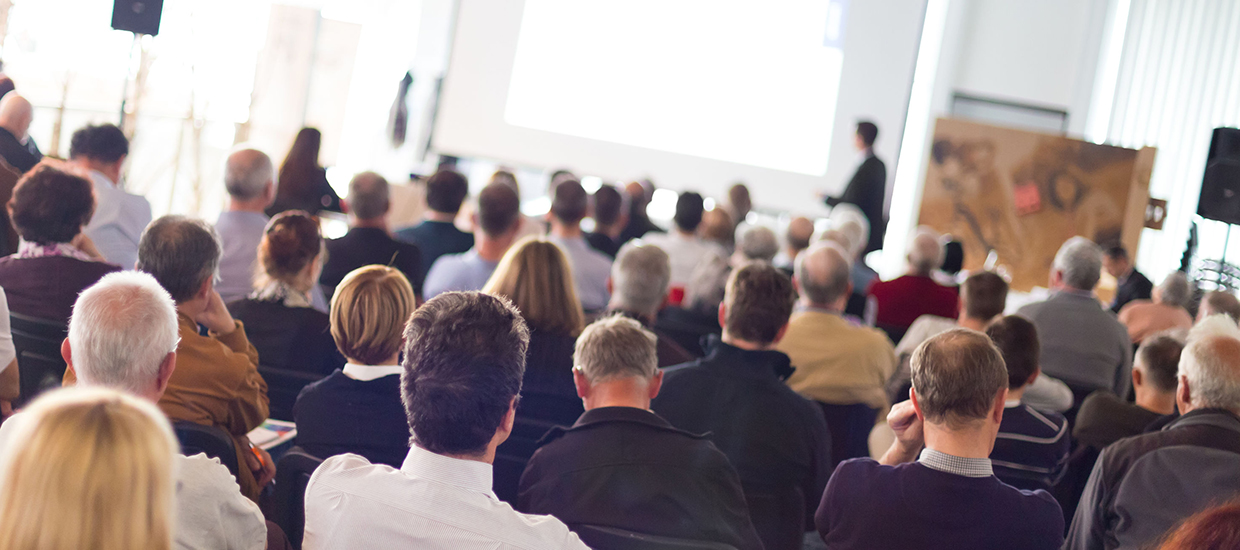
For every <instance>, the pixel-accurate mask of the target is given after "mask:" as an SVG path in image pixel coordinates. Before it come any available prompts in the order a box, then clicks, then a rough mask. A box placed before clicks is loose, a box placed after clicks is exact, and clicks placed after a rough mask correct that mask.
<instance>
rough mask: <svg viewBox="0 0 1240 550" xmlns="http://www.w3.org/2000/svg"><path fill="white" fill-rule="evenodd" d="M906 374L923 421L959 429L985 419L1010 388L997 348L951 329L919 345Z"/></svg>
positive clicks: (987, 340)
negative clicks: (910, 378)
mask: <svg viewBox="0 0 1240 550" xmlns="http://www.w3.org/2000/svg"><path fill="white" fill-rule="evenodd" d="M909 368H910V370H911V371H912V374H913V391H914V392H915V393H916V394H917V402H918V404H919V405H920V406H921V410H922V412H923V413H925V415H926V421H927V422H930V423H933V424H939V423H945V424H947V425H948V426H949V427H953V428H958V427H962V426H965V425H968V424H971V423H973V422H975V421H978V420H983V419H985V418H986V417H987V416H988V415H989V414H990V410H991V408H992V407H993V406H994V404H995V398H996V397H997V396H998V394H999V392H1000V391H1002V390H1004V389H1005V388H1007V387H1008V373H1007V367H1006V366H1005V365H1004V363H1003V354H1002V353H1000V351H999V348H997V347H995V344H994V343H993V342H992V341H991V340H990V337H988V336H986V335H985V334H983V333H980V332H977V331H973V330H969V329H964V328H955V329H951V330H949V331H947V332H944V333H942V334H940V335H938V336H935V337H933V338H931V339H929V340H926V341H925V342H923V343H922V344H921V345H920V346H917V349H915V350H914V351H913V357H912V359H911V360H910V364H909Z"/></svg>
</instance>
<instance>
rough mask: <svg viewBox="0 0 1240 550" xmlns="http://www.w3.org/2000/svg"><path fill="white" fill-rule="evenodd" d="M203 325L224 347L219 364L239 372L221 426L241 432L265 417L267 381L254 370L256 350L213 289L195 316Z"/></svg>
mask: <svg viewBox="0 0 1240 550" xmlns="http://www.w3.org/2000/svg"><path fill="white" fill-rule="evenodd" d="M196 321H197V322H199V323H201V324H202V325H203V326H205V327H207V329H209V330H210V331H211V335H212V336H213V337H214V338H215V340H216V341H218V342H219V343H221V344H223V345H224V346H225V347H227V348H228V351H227V352H226V353H225V355H224V357H221V358H220V362H221V365H219V366H220V367H221V368H224V369H226V370H228V371H230V372H239V373H241V376H240V381H239V382H238V384H237V386H236V387H235V388H234V389H233V395H232V396H231V398H230V399H228V416H227V421H226V422H227V425H226V426H225V428H226V429H227V430H228V431H229V432H230V433H232V434H233V435H245V434H246V433H247V432H249V431H250V430H253V429H254V428H256V427H258V426H259V425H260V424H262V423H263V421H264V420H266V419H267V414H268V399H267V382H266V381H264V380H263V377H262V375H261V374H259V373H258V350H256V349H254V346H253V345H251V344H250V341H249V339H247V338H246V336H245V327H244V326H243V325H242V324H241V322H240V321H237V320H234V319H233V318H232V315H230V314H229V313H228V308H226V307H224V301H223V300H222V299H220V295H219V293H218V292H216V291H215V290H212V291H211V298H210V301H209V302H208V304H207V309H206V311H205V312H203V314H202V315H200V316H199V318H198V319H196Z"/></svg>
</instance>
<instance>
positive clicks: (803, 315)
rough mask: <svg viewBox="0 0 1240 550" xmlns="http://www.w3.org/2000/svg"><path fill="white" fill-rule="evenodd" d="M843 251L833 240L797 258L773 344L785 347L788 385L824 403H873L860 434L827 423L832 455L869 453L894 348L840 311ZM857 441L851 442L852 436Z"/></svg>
mask: <svg viewBox="0 0 1240 550" xmlns="http://www.w3.org/2000/svg"><path fill="white" fill-rule="evenodd" d="M846 254H847V253H846V252H844V251H842V250H840V249H839V248H837V247H836V246H835V245H834V244H830V243H818V244H815V245H814V246H812V247H810V248H809V249H808V250H806V251H805V252H803V253H802V254H801V255H800V256H799V257H798V258H797V265H796V274H795V275H794V276H793V278H792V282H793V284H794V286H795V287H796V289H797V292H798V293H799V294H800V300H799V301H798V302H797V306H796V312H795V313H793V314H792V319H791V320H790V321H789V322H788V332H787V333H786V334H784V337H783V339H782V340H780V341H779V344H778V345H777V346H776V347H775V349H777V350H779V351H781V352H783V353H786V354H787V355H788V358H789V359H791V360H792V365H793V366H795V367H796V371H794V372H793V373H792V376H790V377H789V378H788V386H789V387H791V388H792V389H794V390H796V392H797V393H799V394H801V395H803V396H805V397H808V398H810V399H813V400H814V401H817V402H819V403H825V404H828V405H856V404H861V405H864V406H866V407H869V408H871V409H874V411H873V413H872V415H871V416H870V422H869V423H868V424H867V429H865V430H864V432H865V433H864V434H860V435H857V434H852V435H855V436H857V437H845V433H842V432H845V431H847V430H845V429H844V428H845V424H844V423H843V422H837V423H835V425H832V424H831V423H832V421H833V418H832V417H833V416H834V415H830V414H829V415H828V418H827V421H828V426H830V427H831V428H832V430H831V440H832V443H833V444H834V448H833V449H832V452H831V456H832V457H833V458H834V459H835V461H837V462H838V461H841V460H844V459H846V458H854V457H857V456H869V449H868V447H867V446H866V445H865V444H864V442H865V441H867V440H868V439H869V435H870V433H869V429H868V428H871V427H873V425H874V421H875V420H877V419H878V412H879V410H882V409H884V408H886V407H887V404H888V401H887V392H886V391H885V387H886V384H887V380H888V379H889V378H891V375H892V374H893V373H894V372H895V370H896V364H897V362H896V356H895V351H894V350H893V349H892V347H891V341H889V340H887V336H886V335H884V334H883V333H882V332H881V331H878V330H876V329H873V328H870V327H863V326H856V325H854V324H853V323H850V322H848V320H846V319H845V318H844V317H843V313H844V304H845V303H847V301H848V295H849V294H850V293H851V290H852V285H851V283H849V278H848V271H849V263H848V257H847V255H846ZM857 440H860V441H861V442H863V443H862V444H861V445H856V444H855V443H856V441H857Z"/></svg>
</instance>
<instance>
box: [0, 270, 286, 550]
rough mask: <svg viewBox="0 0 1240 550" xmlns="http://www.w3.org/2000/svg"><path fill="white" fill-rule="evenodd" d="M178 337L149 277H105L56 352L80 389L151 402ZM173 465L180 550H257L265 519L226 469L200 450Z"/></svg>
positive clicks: (159, 392)
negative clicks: (97, 389)
mask: <svg viewBox="0 0 1240 550" xmlns="http://www.w3.org/2000/svg"><path fill="white" fill-rule="evenodd" d="M177 332H178V329H177V313H176V306H175V304H173V302H172V297H170V296H169V295H168V292H167V291H165V290H164V289H163V287H161V286H159V283H158V282H156V281H155V279H154V278H153V277H151V276H150V275H148V274H146V273H140V272H135V271H124V272H120V273H111V274H108V275H105V276H104V277H103V278H102V279H100V280H99V282H98V283H96V284H95V285H94V286H92V287H90V288H88V289H86V290H84V291H83V292H82V294H81V296H79V297H78V299H77V303H76V304H75V305H74V308H73V319H72V320H71V321H70V322H69V337H68V338H66V339H65V341H64V343H63V344H62V347H61V351H62V354H63V355H64V359H65V362H66V363H67V364H68V368H69V370H71V371H73V372H74V373H75V374H76V375H77V380H78V383H77V385H78V386H83V387H101V388H102V387H106V388H111V389H114V390H120V391H123V392H126V393H129V394H132V395H135V396H137V397H140V398H142V399H145V400H148V401H150V402H151V403H156V402H158V401H159V399H160V397H161V396H163V393H164V389H165V388H166V387H167V385H168V378H169V377H170V376H172V373H173V369H175V368H176V359H177V357H176V348H177V338H178V336H177ZM160 416H163V415H162V413H161V415H160ZM27 417H28V414H27V413H21V414H18V415H16V416H14V417H12V418H10V419H9V420H7V421H6V422H5V423H4V424H3V425H0V441H3V442H4V443H5V445H4V446H5V447H8V446H21V445H25V444H26V443H25V440H22V439H17V440H14V439H11V438H12V437H13V436H12V435H11V434H12V433H14V431H15V428H16V427H17V426H20V425H21V424H22V423H23V422H25V419H26V418H27ZM106 434H107V432H106V430H101V431H100V432H98V433H89V434H84V435H87V436H90V437H107V435H106ZM14 442H21V443H20V444H19V443H14ZM79 450H80V449H79ZM174 462H175V464H176V468H175V471H174V472H173V477H174V478H175V480H176V485H177V487H178V490H177V494H176V506H177V515H176V521H177V529H176V531H175V533H174V535H175V538H176V543H177V546H178V547H181V548H238V549H242V548H244V549H251V550H252V549H255V548H263V545H264V544H265V543H266V542H267V538H268V533H267V527H266V525H265V524H264V520H263V514H262V512H260V511H259V509H258V505H257V504H255V503H253V502H251V501H250V500H248V499H246V498H245V497H244V496H242V495H241V491H240V489H239V488H238V487H237V481H236V480H235V479H234V478H233V476H232V474H231V473H230V472H229V471H228V468H225V467H224V465H222V464H220V462H219V461H218V460H216V459H213V458H207V456H206V455H204V454H201V453H199V454H196V455H194V456H183V455H180V454H177V455H176V456H175V458H174ZM104 475H110V473H107V474H104ZM273 534H274V533H273Z"/></svg>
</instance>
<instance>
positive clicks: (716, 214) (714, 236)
mask: <svg viewBox="0 0 1240 550" xmlns="http://www.w3.org/2000/svg"><path fill="white" fill-rule="evenodd" d="M697 236H698V238H700V239H702V240H703V241H705V242H706V243H707V244H712V245H715V246H717V247H718V248H717V250H720V251H721V253H720V254H721V255H722V256H725V257H726V256H727V254H728V253H731V252H732V248H733V245H734V244H735V242H734V241H733V238H734V237H735V236H736V224H734V223H732V215H731V214H729V213H728V211H727V210H724V209H723V208H718V207H716V208H711V209H710V210H704V211H702V223H701V224H699V225H698V229H697Z"/></svg>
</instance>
